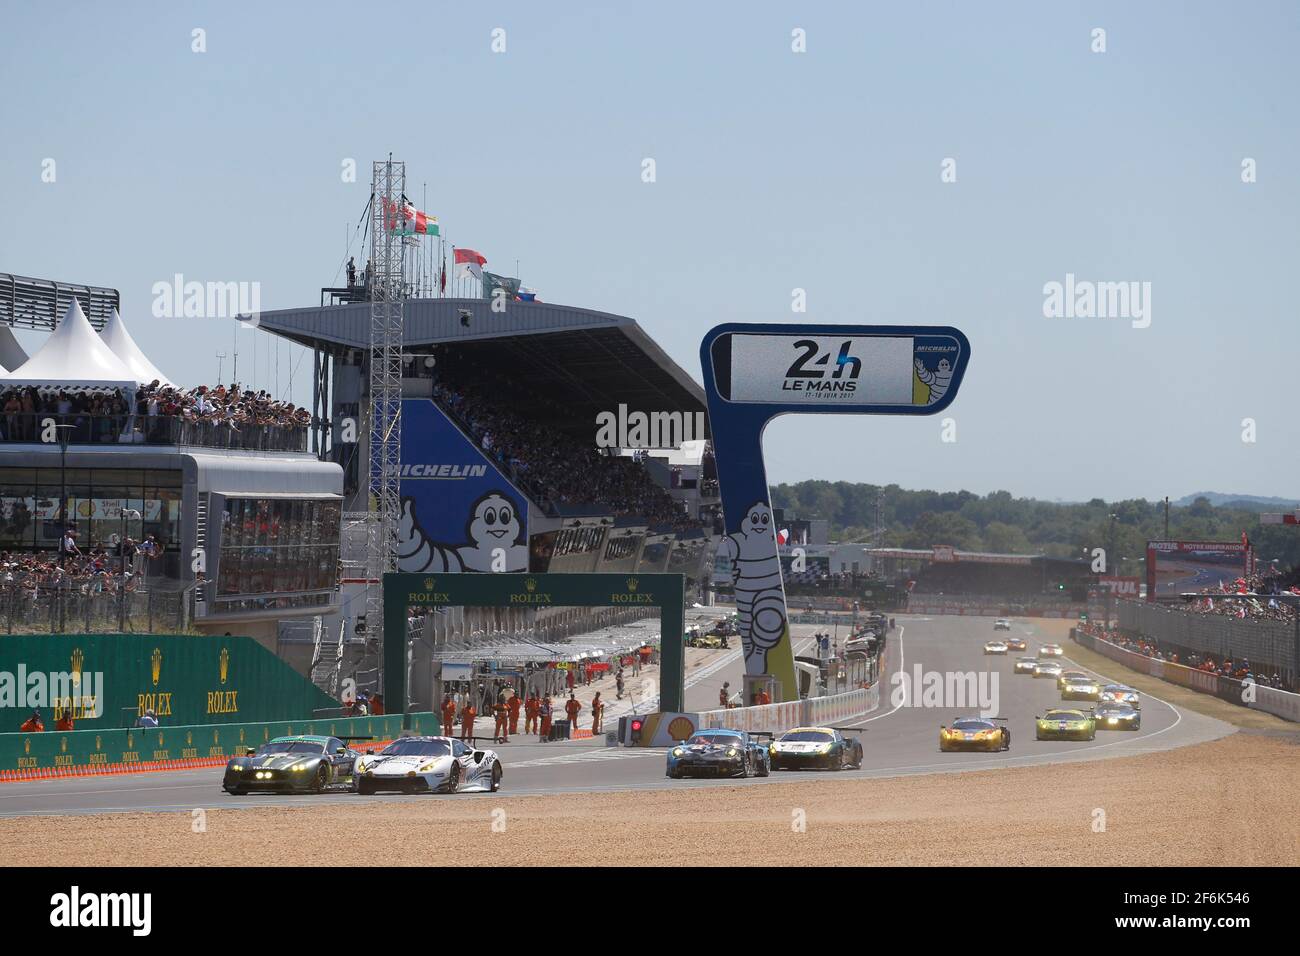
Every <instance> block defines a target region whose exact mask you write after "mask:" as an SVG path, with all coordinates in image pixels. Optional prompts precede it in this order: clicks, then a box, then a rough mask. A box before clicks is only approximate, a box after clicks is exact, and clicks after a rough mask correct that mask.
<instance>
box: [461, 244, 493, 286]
mask: <svg viewBox="0 0 1300 956" xmlns="http://www.w3.org/2000/svg"><path fill="white" fill-rule="evenodd" d="M455 255H456V278H457V279H479V280H482V278H483V266H485V265H487V257H486V256H484V255H483V254H482V253H481V252H475V251H474V250H473V249H457V250H455Z"/></svg>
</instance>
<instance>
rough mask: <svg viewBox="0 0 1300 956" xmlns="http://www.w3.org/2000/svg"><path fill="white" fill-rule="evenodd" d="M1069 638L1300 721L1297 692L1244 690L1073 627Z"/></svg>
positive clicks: (1141, 668) (1142, 669) (1147, 670)
mask: <svg viewBox="0 0 1300 956" xmlns="http://www.w3.org/2000/svg"><path fill="white" fill-rule="evenodd" d="M1070 637H1071V638H1073V639H1074V641H1075V642H1076V643H1078V644H1082V645H1083V646H1084V647H1086V648H1088V649H1089V650H1092V651H1096V652H1097V653H1098V654H1100V655H1102V656H1103V657H1108V658H1110V659H1111V660H1113V661H1117V662H1118V663H1120V664H1123V665H1124V666H1125V667H1128V668H1131V669H1132V670H1135V671H1137V672H1139V673H1141V674H1148V675H1150V676H1151V677H1158V678H1160V679H1161V680H1164V681H1168V682H1169V683H1171V684H1178V685H1179V686H1180V687H1187V688H1189V689H1191V690H1194V691H1197V692H1199V693H1202V694H1210V695H1211V696H1214V697H1218V698H1219V699H1221V700H1226V701H1228V702H1229V703H1231V704H1238V705H1240V706H1242V707H1249V708H1250V709H1251V710H1262V711H1265V712H1266V713H1270V714H1273V715H1274V716H1276V717H1281V718H1282V719H1283V720H1290V721H1295V722H1297V723H1300V694H1292V693H1289V692H1287V691H1284V690H1278V689H1276V688H1273V687H1264V686H1262V685H1260V684H1255V685H1254V686H1253V687H1252V688H1251V689H1250V690H1249V691H1247V689H1246V686H1245V685H1244V684H1243V683H1242V682H1241V681H1239V680H1234V679H1233V678H1230V677H1223V676H1221V675H1219V674H1211V673H1209V672H1208V671H1203V670H1198V669H1197V668H1195V667H1188V666H1187V665H1185V664H1175V663H1173V662H1172V661H1162V660H1159V659H1158V658H1155V657H1147V656H1146V655H1145V654H1138V653H1137V652H1135V651H1130V650H1128V649H1126V648H1123V647H1119V646H1118V645H1116V644H1112V643H1111V642H1110V641H1105V640H1102V639H1101V638H1097V637H1093V636H1092V635H1091V634H1084V633H1081V632H1079V631H1078V630H1077V629H1074V628H1072V629H1071V630H1070ZM1252 697H1253V698H1254V699H1253V700H1252V699H1251V698H1252Z"/></svg>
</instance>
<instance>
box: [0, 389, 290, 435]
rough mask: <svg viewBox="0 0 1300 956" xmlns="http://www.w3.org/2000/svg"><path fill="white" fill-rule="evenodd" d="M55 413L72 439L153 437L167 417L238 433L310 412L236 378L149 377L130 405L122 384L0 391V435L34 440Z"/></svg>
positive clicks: (286, 424) (281, 425)
mask: <svg viewBox="0 0 1300 956" xmlns="http://www.w3.org/2000/svg"><path fill="white" fill-rule="evenodd" d="M47 417H54V418H56V419H57V420H58V421H59V422H60V424H69V425H72V426H74V428H75V429H76V430H75V432H74V433H73V438H72V440H74V441H77V442H118V441H130V440H133V438H134V440H136V441H139V440H141V438H139V437H134V436H135V434H136V432H139V433H141V434H142V435H143V440H146V441H148V440H153V441H159V440H164V439H166V438H168V437H169V435H170V434H171V433H169V432H166V431H164V428H170V427H171V425H170V423H171V422H174V421H180V422H188V423H192V424H206V425H211V426H217V425H220V426H224V427H226V428H229V429H230V430H231V431H234V432H238V431H240V430H241V429H244V428H248V427H249V426H261V427H265V428H269V429H285V430H289V429H297V430H301V429H304V428H305V427H306V426H307V425H309V424H310V423H311V414H310V413H309V412H308V411H307V410H306V409H305V408H299V407H298V406H296V405H294V404H293V403H292V402H280V401H276V400H275V399H274V398H273V397H272V396H271V393H270V392H267V391H248V390H244V389H241V388H240V386H239V384H238V383H234V384H232V385H231V386H230V387H229V388H226V386H224V385H218V386H216V387H215V388H212V387H210V386H207V385H200V386H197V387H195V388H191V389H182V388H177V387H175V386H172V385H163V384H161V383H160V382H158V381H153V382H151V383H149V384H148V385H142V386H140V388H139V389H137V390H136V392H135V405H134V407H132V406H131V405H130V403H129V401H128V396H127V394H126V392H125V391H123V390H122V389H115V388H90V387H86V388H73V389H64V388H58V389H56V388H40V387H37V386H30V385H29V386H23V387H21V388H11V389H4V390H0V440H4V441H24V442H28V441H39V440H40V439H41V434H40V429H41V420H42V419H44V418H47Z"/></svg>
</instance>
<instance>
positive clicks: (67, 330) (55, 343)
mask: <svg viewBox="0 0 1300 956" xmlns="http://www.w3.org/2000/svg"><path fill="white" fill-rule="evenodd" d="M0 382H3V383H4V384H5V385H36V386H47V387H51V388H76V387H81V388H93V387H105V386H106V387H110V388H123V389H127V390H130V391H134V390H135V388H136V386H137V385H138V384H139V382H138V381H137V378H136V375H135V374H134V373H133V372H132V371H131V369H130V368H128V367H127V365H126V363H125V362H123V361H122V360H121V359H120V358H118V357H117V355H116V354H114V352H113V350H112V349H111V348H109V347H108V344H107V343H106V342H105V341H104V340H103V339H101V338H100V337H99V336H98V335H96V334H95V330H94V328H92V327H91V325H90V323H89V322H88V321H87V320H86V316H85V313H83V312H82V311H81V306H80V305H78V304H77V301H76V300H75V299H74V300H73V301H72V304H71V305H70V306H68V311H67V312H65V313H64V314H63V320H62V321H61V322H59V326H58V328H56V329H55V330H54V331H53V332H51V333H50V336H49V338H47V339H46V340H45V344H43V345H42V346H41V347H40V348H39V349H37V350H36V354H35V355H33V356H32V357H31V358H29V359H28V360H27V361H26V362H24V363H23V364H22V365H20V366H18V368H16V369H14V370H13V371H12V372H10V373H9V374H8V375H5V376H3V377H0Z"/></svg>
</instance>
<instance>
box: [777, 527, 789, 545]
mask: <svg viewBox="0 0 1300 956" xmlns="http://www.w3.org/2000/svg"><path fill="white" fill-rule="evenodd" d="M789 540H790V529H789V528H782V529H781V530H780V531H778V532H777V533H776V543H777V544H785V543H786V542H787V541H789Z"/></svg>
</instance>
